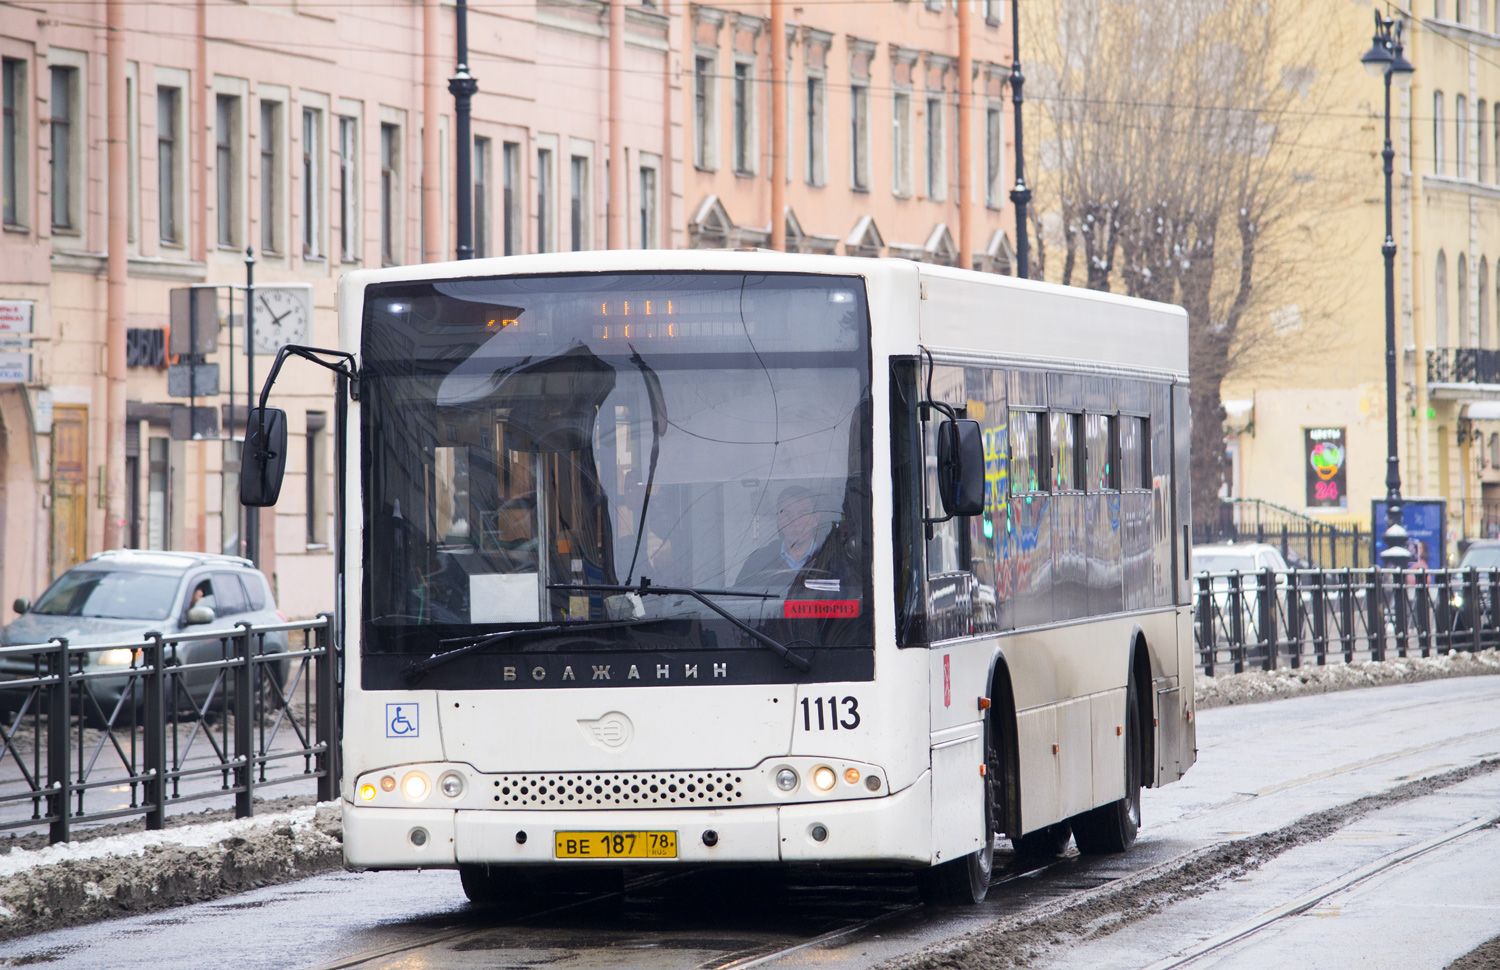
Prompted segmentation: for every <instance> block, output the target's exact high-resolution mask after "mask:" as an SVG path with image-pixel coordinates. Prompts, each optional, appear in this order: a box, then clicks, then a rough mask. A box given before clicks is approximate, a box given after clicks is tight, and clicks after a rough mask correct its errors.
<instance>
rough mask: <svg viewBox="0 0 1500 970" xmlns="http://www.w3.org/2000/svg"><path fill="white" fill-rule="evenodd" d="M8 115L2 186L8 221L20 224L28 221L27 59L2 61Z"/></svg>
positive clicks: (0, 83)
mask: <svg viewBox="0 0 1500 970" xmlns="http://www.w3.org/2000/svg"><path fill="white" fill-rule="evenodd" d="M0 88H3V95H4V105H5V117H4V133H3V138H0V140H3V144H0V153H3V156H4V157H3V158H0V185H3V190H0V194H3V196H4V222H5V225H7V226H20V225H23V224H24V223H25V221H26V194H27V186H26V135H27V134H28V129H27V125H26V105H27V98H26V62H25V61H23V60H20V59H18V58H13V57H7V58H4V59H3V60H0Z"/></svg>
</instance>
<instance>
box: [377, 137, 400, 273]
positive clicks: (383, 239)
mask: <svg viewBox="0 0 1500 970" xmlns="http://www.w3.org/2000/svg"><path fill="white" fill-rule="evenodd" d="M400 209H401V126H400V125H397V124H392V123H391V122H388V121H382V122H381V123H380V262H381V264H382V265H384V266H394V265H396V263H397V262H398V261H399V257H400V255H401V239H400V236H401V214H400Z"/></svg>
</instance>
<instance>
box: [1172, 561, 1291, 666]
mask: <svg viewBox="0 0 1500 970" xmlns="http://www.w3.org/2000/svg"><path fill="white" fill-rule="evenodd" d="M1192 557H1193V558H1192V567H1193V573H1194V574H1195V575H1196V574H1200V573H1212V574H1213V578H1212V579H1211V580H1210V587H1211V589H1212V590H1213V599H1214V612H1215V613H1216V616H1215V619H1214V622H1215V624H1216V625H1218V626H1219V629H1220V635H1221V636H1226V637H1227V636H1229V635H1230V631H1231V630H1232V623H1233V617H1232V616H1231V614H1230V605H1229V601H1230V593H1231V589H1232V584H1231V581H1230V577H1229V576H1228V575H1227V574H1229V573H1233V572H1235V571H1239V572H1240V573H1241V574H1242V579H1241V589H1242V590H1243V591H1244V595H1243V596H1242V597H1241V599H1240V611H1239V612H1240V624H1241V629H1242V630H1243V635H1244V638H1245V640H1246V642H1254V641H1265V640H1272V639H1275V630H1274V629H1272V630H1261V629H1260V611H1259V602H1258V600H1257V597H1256V588H1257V587H1256V584H1257V583H1259V582H1260V578H1259V575H1258V574H1259V573H1261V572H1262V571H1264V570H1266V569H1269V570H1271V571H1272V572H1274V573H1275V574H1276V588H1277V597H1276V600H1277V603H1276V617H1275V619H1274V620H1273V624H1274V625H1275V626H1276V627H1279V626H1280V623H1281V618H1282V617H1284V616H1285V615H1286V602H1285V595H1286V587H1287V575H1288V572H1289V569H1288V566H1287V563H1286V560H1285V559H1284V558H1282V555H1281V550H1279V549H1277V548H1276V547H1275V546H1273V545H1270V544H1268V543H1264V542H1245V543H1237V542H1230V543H1220V544H1215V545H1203V546H1194V547H1193V552H1192ZM1195 591H1196V584H1195ZM1306 598H1307V597H1306V596H1305V595H1304V597H1303V599H1304V600H1306ZM1249 656H1250V658H1251V659H1254V658H1256V657H1260V656H1263V654H1262V652H1261V651H1260V650H1252V651H1251V652H1250V654H1249Z"/></svg>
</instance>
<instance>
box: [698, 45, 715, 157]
mask: <svg viewBox="0 0 1500 970" xmlns="http://www.w3.org/2000/svg"><path fill="white" fill-rule="evenodd" d="M713 129H714V61H713V58H711V57H695V58H693V164H694V165H696V166H698V167H699V168H703V169H712V168H713V167H714V161H715V159H714V150H713V149H714V143H713V142H714V138H713Z"/></svg>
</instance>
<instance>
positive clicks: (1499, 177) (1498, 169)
mask: <svg viewBox="0 0 1500 970" xmlns="http://www.w3.org/2000/svg"><path fill="white" fill-rule="evenodd" d="M1496 2H1497V3H1500V0H1496ZM1495 19H1496V23H1495V26H1496V27H1497V28H1500V8H1497V9H1496V11H1495ZM1490 139H1491V142H1490V144H1491V145H1492V146H1493V148H1494V151H1493V152H1491V153H1490V154H1491V157H1493V158H1494V159H1495V175H1494V177H1493V179H1492V181H1494V182H1497V183H1500V101H1496V102H1495V104H1494V106H1493V114H1492V115H1491V116H1490Z"/></svg>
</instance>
